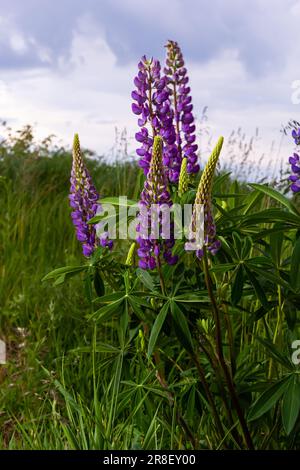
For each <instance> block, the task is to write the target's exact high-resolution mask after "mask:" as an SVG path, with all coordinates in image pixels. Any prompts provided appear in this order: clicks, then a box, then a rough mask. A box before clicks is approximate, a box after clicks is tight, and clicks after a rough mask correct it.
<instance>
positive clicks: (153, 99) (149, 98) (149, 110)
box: [131, 56, 180, 181]
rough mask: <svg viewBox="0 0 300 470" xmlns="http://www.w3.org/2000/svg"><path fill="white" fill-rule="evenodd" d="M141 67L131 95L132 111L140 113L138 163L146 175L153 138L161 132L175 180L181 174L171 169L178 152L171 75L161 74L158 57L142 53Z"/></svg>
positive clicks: (166, 158) (166, 162)
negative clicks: (149, 58)
mask: <svg viewBox="0 0 300 470" xmlns="http://www.w3.org/2000/svg"><path fill="white" fill-rule="evenodd" d="M138 68H139V72H138V75H137V76H136V77H135V78H134V84H135V86H136V88H137V89H136V90H134V91H133V92H132V93H131V97H132V99H133V100H134V101H135V102H134V103H133V104H132V111H133V113H134V114H136V115H138V116H139V118H138V125H139V127H140V128H141V129H140V131H139V132H137V133H136V134H135V138H136V140H137V142H139V143H141V144H142V146H141V147H139V148H138V149H137V150H136V153H137V155H138V156H139V157H140V160H139V166H140V167H141V168H142V169H143V170H144V174H145V176H146V175H147V174H148V171H149V168H150V161H151V154H152V147H153V139H154V137H155V136H156V135H160V136H161V137H162V138H163V140H164V143H165V146H164V165H165V167H166V175H167V177H169V179H170V181H176V180H177V179H178V175H176V174H175V175H174V174H173V169H172V168H173V167H172V162H173V159H174V158H176V156H177V147H176V143H175V141H176V133H175V128H174V112H173V110H172V107H171V102H170V100H169V96H170V90H169V89H168V87H167V82H168V79H167V77H165V76H164V77H161V66H160V62H159V61H158V60H154V59H151V60H147V58H146V57H145V56H143V57H142V59H141V61H140V62H139V64H138ZM169 168H170V172H169ZM179 169H180V165H179ZM178 174H179V173H178Z"/></svg>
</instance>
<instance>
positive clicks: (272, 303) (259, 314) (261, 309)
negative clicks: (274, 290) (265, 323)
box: [254, 300, 278, 321]
mask: <svg viewBox="0 0 300 470" xmlns="http://www.w3.org/2000/svg"><path fill="white" fill-rule="evenodd" d="M268 304H269V308H268V309H267V308H265V307H264V306H263V305H262V306H261V307H259V308H258V309H257V310H255V312H254V321H258V320H259V319H260V318H262V317H263V316H264V315H266V313H268V312H269V311H270V310H272V308H275V307H277V304H278V302H277V300H271V301H269V302H268Z"/></svg>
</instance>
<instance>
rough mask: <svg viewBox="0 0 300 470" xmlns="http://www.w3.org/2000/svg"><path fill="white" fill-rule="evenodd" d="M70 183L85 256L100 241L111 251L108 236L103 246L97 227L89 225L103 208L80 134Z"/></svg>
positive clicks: (74, 220) (74, 217) (74, 218)
mask: <svg viewBox="0 0 300 470" xmlns="http://www.w3.org/2000/svg"><path fill="white" fill-rule="evenodd" d="M70 182H71V189H70V195H69V200H70V206H71V207H72V209H73V212H72V213H71V217H72V221H73V224H74V226H75V228H76V236H77V240H78V241H80V242H81V243H82V252H83V254H84V256H86V257H89V256H91V255H92V254H93V252H94V250H95V248H96V247H97V246H98V245H99V241H100V243H101V245H102V246H108V247H109V248H110V249H111V248H112V241H111V240H108V239H107V237H108V234H107V235H106V236H105V240H104V242H105V244H104V245H103V240H102V239H101V240H98V239H97V235H96V228H95V226H94V225H92V224H88V223H87V222H88V221H89V220H90V219H91V218H92V217H94V216H95V215H96V213H97V214H99V213H101V211H102V207H101V204H99V203H98V202H97V201H98V199H99V194H98V193H97V190H96V188H95V186H94V185H93V182H92V178H91V176H90V174H89V172H88V170H87V168H86V166H85V164H84V161H83V158H82V154H81V150H80V142H79V137H78V134H75V136H74V144H73V164H72V171H71V178H70Z"/></svg>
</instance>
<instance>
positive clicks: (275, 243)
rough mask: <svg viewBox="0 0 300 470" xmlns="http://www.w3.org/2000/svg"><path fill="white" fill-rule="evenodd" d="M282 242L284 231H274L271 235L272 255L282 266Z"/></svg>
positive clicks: (277, 263)
mask: <svg viewBox="0 0 300 470" xmlns="http://www.w3.org/2000/svg"><path fill="white" fill-rule="evenodd" d="M276 225H277V224H276ZM282 243H283V232H274V233H272V234H271V235H270V248H271V256H272V259H273V261H274V263H275V265H276V266H277V267H279V266H280V260H281V252H282Z"/></svg>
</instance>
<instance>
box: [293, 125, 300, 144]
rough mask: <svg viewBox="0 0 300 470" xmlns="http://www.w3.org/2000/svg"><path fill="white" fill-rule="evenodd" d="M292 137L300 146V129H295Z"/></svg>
mask: <svg viewBox="0 0 300 470" xmlns="http://www.w3.org/2000/svg"><path fill="white" fill-rule="evenodd" d="M292 137H293V139H294V141H295V144H296V145H300V127H299V128H298V129H293V131H292Z"/></svg>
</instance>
